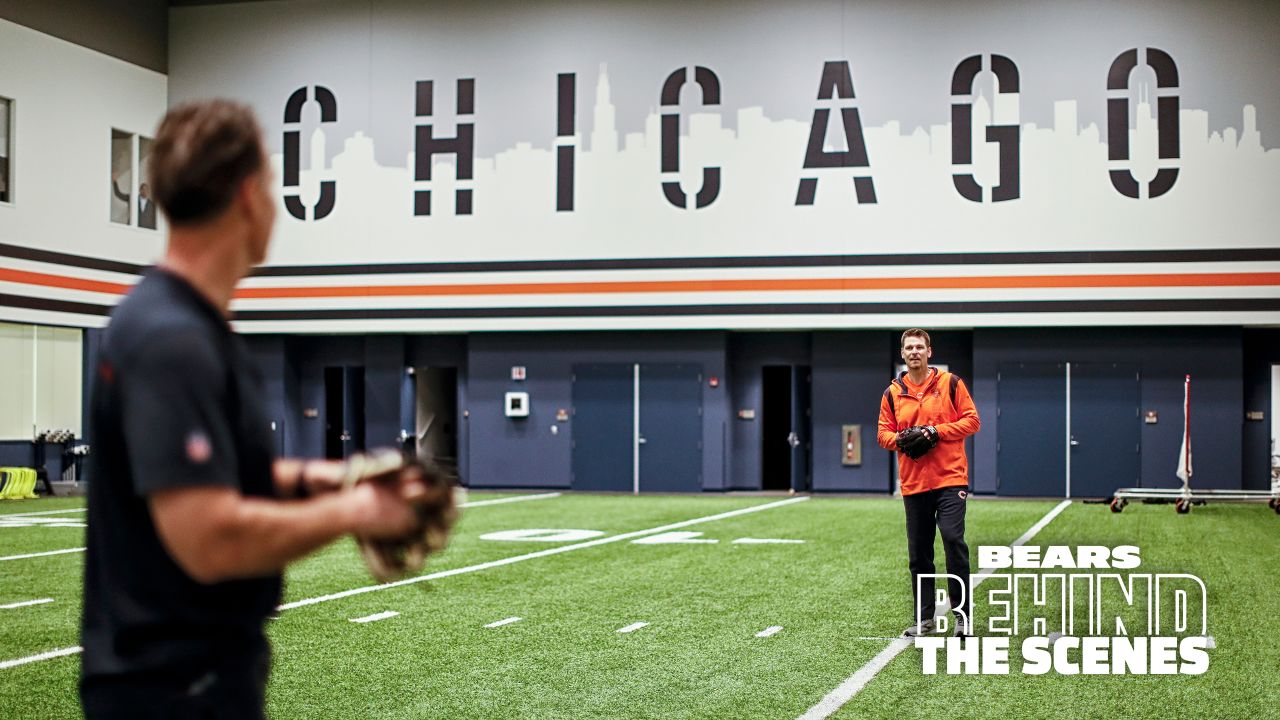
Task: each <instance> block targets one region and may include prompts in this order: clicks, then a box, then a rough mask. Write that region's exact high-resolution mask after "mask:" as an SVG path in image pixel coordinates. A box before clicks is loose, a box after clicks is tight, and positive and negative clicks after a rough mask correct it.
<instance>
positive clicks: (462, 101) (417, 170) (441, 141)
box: [413, 78, 476, 215]
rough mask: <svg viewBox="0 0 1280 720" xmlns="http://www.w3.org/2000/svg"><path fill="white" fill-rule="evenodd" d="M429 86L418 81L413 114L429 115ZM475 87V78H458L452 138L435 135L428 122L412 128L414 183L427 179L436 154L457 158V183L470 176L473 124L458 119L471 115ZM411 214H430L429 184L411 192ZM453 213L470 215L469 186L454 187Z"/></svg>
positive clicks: (426, 81) (430, 91) (430, 90)
mask: <svg viewBox="0 0 1280 720" xmlns="http://www.w3.org/2000/svg"><path fill="white" fill-rule="evenodd" d="M432 86H433V83H432V81H430V80H420V81H418V83H417V88H416V90H417V98H416V102H415V109H414V115H415V116H416V117H420V118H423V117H426V118H429V117H431V113H432ZM475 89H476V81H475V79H474V78H461V79H459V80H458V134H457V135H456V136H455V137H436V136H435V134H434V133H433V131H432V125H431V124H430V123H427V124H423V125H418V126H417V127H415V128H414V131H415V132H414V173H413V179H414V181H415V182H418V183H429V182H431V163H432V160H433V158H434V157H435V156H436V155H454V156H456V157H457V162H458V165H457V167H458V170H457V175H456V177H457V180H458V182H459V184H461V183H462V181H464V180H467V181H469V180H472V179H473V172H472V169H473V165H474V159H475V147H476V143H475V123H474V122H462V119H463V116H466V115H474V114H475ZM413 214H414V215H430V214H431V189H430V187H427V188H424V189H421V190H415V191H414V193H413ZM454 214H455V215H470V214H471V188H469V187H467V188H462V187H459V188H457V189H456V190H455V192H454Z"/></svg>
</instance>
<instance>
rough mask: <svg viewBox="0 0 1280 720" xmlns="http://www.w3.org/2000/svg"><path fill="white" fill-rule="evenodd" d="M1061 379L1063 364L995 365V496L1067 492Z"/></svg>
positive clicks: (1064, 374) (1064, 388)
mask: <svg viewBox="0 0 1280 720" xmlns="http://www.w3.org/2000/svg"><path fill="white" fill-rule="evenodd" d="M1066 378H1067V369H1066V364H1065V363H1005V364H1002V365H1001V366H1000V371H999V374H998V375H997V382H996V386H997V387H996V407H997V410H996V412H997V414H998V415H999V419H998V423H997V424H998V427H999V433H998V438H997V440H996V457H997V459H996V476H997V477H996V482H997V492H999V494H1001V495H1042V496H1048V497H1062V496H1064V495H1065V494H1066V491H1067V463H1066V444H1067V443H1066V435H1067V416H1066V406H1067V386H1066Z"/></svg>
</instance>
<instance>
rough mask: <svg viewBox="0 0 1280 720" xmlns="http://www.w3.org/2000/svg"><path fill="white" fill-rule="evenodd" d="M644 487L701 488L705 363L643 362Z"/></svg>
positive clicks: (658, 489)
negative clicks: (702, 365) (703, 372)
mask: <svg viewBox="0 0 1280 720" xmlns="http://www.w3.org/2000/svg"><path fill="white" fill-rule="evenodd" d="M640 437H641V445H640V489H641V490H642V491H644V492H700V491H701V490H702V367H701V366H700V365H676V364H666V363H646V364H643V365H641V366H640Z"/></svg>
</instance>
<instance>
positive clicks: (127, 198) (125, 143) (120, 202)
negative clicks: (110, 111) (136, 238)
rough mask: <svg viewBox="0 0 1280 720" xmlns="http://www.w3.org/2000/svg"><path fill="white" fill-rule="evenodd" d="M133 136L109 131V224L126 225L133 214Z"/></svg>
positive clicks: (117, 131)
mask: <svg viewBox="0 0 1280 720" xmlns="http://www.w3.org/2000/svg"><path fill="white" fill-rule="evenodd" d="M132 194H133V135H132V134H130V133H127V132H121V131H119V130H115V129H113V130H112V131H111V222H113V223H120V224H121V225H128V224H129V219H130V218H131V217H132V214H133V203H132V197H133V196H132Z"/></svg>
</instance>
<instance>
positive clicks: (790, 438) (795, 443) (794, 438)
mask: <svg viewBox="0 0 1280 720" xmlns="http://www.w3.org/2000/svg"><path fill="white" fill-rule="evenodd" d="M787 444H788V445H790V446H791V447H793V448H794V447H799V446H800V436H799V435H796V433H795V431H794V430H793V431H791V432H790V433H788V434H787Z"/></svg>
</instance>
